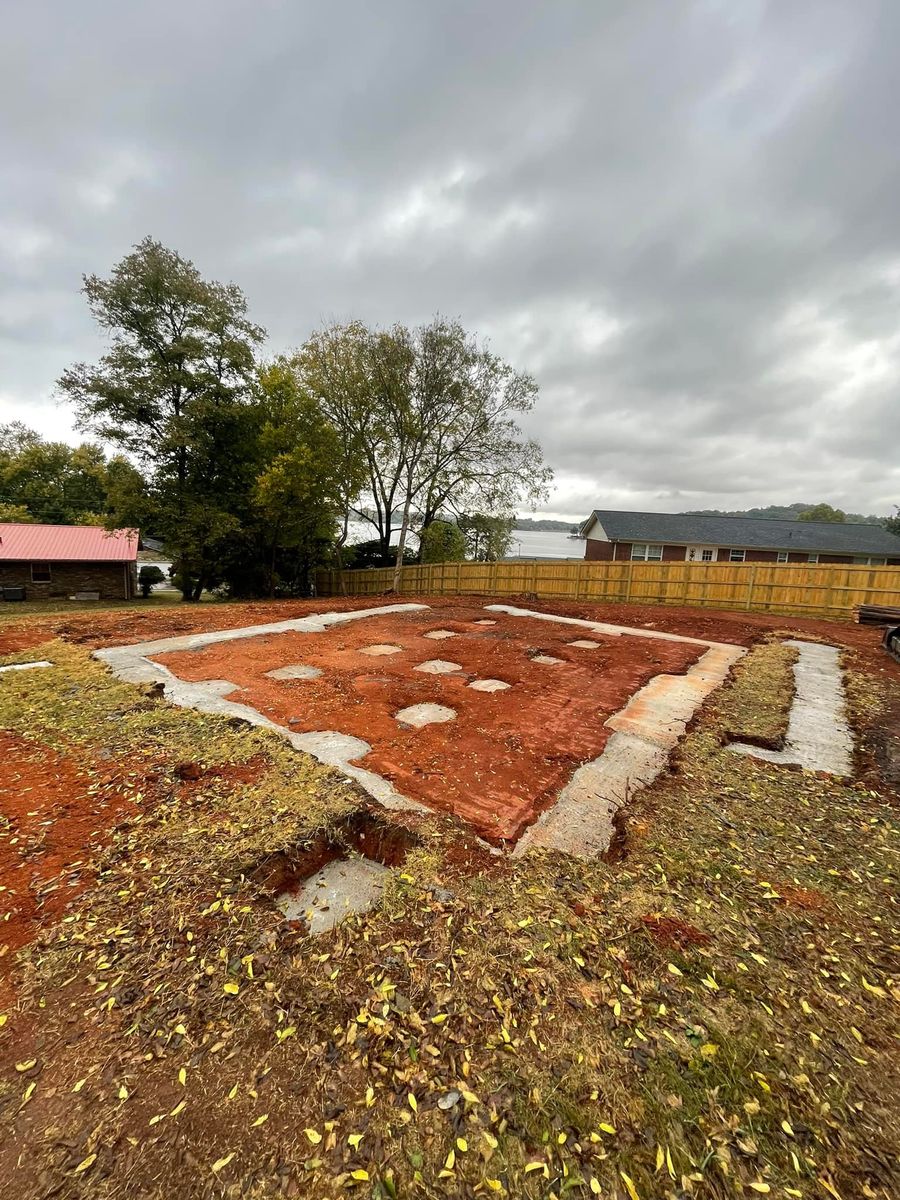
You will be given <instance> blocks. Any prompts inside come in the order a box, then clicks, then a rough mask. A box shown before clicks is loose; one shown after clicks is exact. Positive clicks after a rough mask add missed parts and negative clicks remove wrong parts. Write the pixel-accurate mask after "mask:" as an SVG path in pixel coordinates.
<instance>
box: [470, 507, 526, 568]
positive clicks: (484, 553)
mask: <svg viewBox="0 0 900 1200" xmlns="http://www.w3.org/2000/svg"><path fill="white" fill-rule="evenodd" d="M457 524H458V525H459V528H460V529H461V530H462V534H463V537H464V538H465V540H466V557H467V558H471V559H472V560H473V561H474V562H497V560H498V559H501V558H503V557H505V555H507V554H508V553H509V548H510V545H511V544H512V531H513V527H514V525H515V517H491V516H486V515H485V514H484V513H468V514H466V515H465V516H461V517H458V518H457Z"/></svg>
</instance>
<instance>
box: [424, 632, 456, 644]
mask: <svg viewBox="0 0 900 1200" xmlns="http://www.w3.org/2000/svg"><path fill="white" fill-rule="evenodd" d="M422 637H427V638H432V640H433V641H435V642H440V641H442V640H443V639H444V638H451V637H459V634H457V633H454V632H453V630H452V629H432V631H431V633H423V634H422Z"/></svg>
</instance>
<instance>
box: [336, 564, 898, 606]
mask: <svg viewBox="0 0 900 1200" xmlns="http://www.w3.org/2000/svg"><path fill="white" fill-rule="evenodd" d="M393 581H394V571H393V568H390V567H386V568H377V569H375V568H369V569H362V570H357V571H319V572H318V573H317V575H316V588H317V591H318V594H319V595H320V596H337V595H341V594H346V595H348V596H376V595H380V594H381V593H383V592H388V591H390V589H391V587H392V585H393ZM342 584H343V587H342ZM400 592H401V593H405V594H407V595H427V594H432V595H439V596H448V595H450V596H454V595H462V594H465V593H474V594H477V595H487V596H521V595H522V594H523V593H525V594H531V595H534V596H537V597H539V598H541V599H561V600H600V601H606V602H607V603H622V602H625V603H633V604H687V605H701V606H706V607H709V608H724V609H742V610H744V611H746V612H771V613H798V614H803V615H806V616H813V617H836V618H838V619H842V618H843V619H850V617H851V615H852V610H853V608H854V607H855V606H856V605H857V604H882V605H885V604H900V567H865V566H833V565H829V564H825V563H823V564H820V565H817V566H807V565H805V564H803V565H793V564H785V563H771V564H770V563H639V562H572V561H559V562H557V561H550V560H546V559H543V560H536V561H529V562H525V561H515V562H496V563H473V562H453V563H433V564H429V565H427V566H416V567H404V568H403V570H402V572H401V575H400Z"/></svg>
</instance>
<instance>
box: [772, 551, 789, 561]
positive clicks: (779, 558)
mask: <svg viewBox="0 0 900 1200" xmlns="http://www.w3.org/2000/svg"><path fill="white" fill-rule="evenodd" d="M787 560H788V552H787V550H779V551H778V556H777V558H776V559H775V561H776V562H787Z"/></svg>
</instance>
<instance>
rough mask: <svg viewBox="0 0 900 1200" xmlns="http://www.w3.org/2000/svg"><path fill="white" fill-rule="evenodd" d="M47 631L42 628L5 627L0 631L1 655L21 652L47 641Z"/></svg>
mask: <svg viewBox="0 0 900 1200" xmlns="http://www.w3.org/2000/svg"><path fill="white" fill-rule="evenodd" d="M47 637H48V635H47V633H46V632H45V631H44V630H42V629H40V628H25V629H4V630H2V631H0V655H3V654H20V653H21V652H22V651H23V650H30V649H31V648H32V647H33V646H40V644H41V643H42V642H46V641H47Z"/></svg>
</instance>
